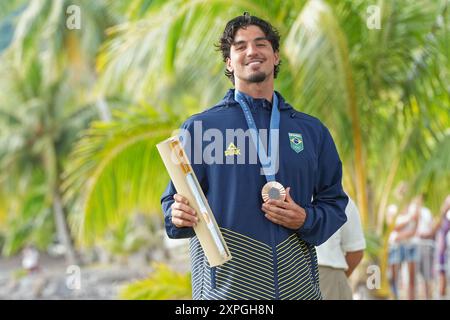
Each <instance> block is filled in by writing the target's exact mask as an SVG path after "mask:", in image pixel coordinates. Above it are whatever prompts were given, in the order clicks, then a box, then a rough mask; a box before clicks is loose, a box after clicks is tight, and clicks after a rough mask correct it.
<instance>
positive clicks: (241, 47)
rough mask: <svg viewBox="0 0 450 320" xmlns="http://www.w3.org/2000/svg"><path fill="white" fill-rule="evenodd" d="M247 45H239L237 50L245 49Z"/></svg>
mask: <svg viewBox="0 0 450 320" xmlns="http://www.w3.org/2000/svg"><path fill="white" fill-rule="evenodd" d="M244 48H245V46H237V47H236V50H238V51H240V50H244Z"/></svg>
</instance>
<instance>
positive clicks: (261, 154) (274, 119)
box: [234, 90, 280, 182]
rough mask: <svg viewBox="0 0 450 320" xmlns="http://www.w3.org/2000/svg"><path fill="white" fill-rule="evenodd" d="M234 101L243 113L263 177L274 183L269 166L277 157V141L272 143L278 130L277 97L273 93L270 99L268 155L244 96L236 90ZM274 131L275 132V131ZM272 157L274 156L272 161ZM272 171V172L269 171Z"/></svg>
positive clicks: (273, 176) (273, 175) (278, 112)
mask: <svg viewBox="0 0 450 320" xmlns="http://www.w3.org/2000/svg"><path fill="white" fill-rule="evenodd" d="M234 100H236V101H237V102H238V103H239V105H240V106H241V109H242V111H243V112H244V116H245V120H246V121H247V125H248V128H249V129H250V137H251V138H252V141H253V145H254V146H255V148H256V150H257V153H258V158H259V162H260V163H261V167H262V169H263V172H264V175H265V176H266V180H267V181H268V182H270V181H275V173H274V170H273V168H272V166H271V163H272V161H273V162H275V161H276V159H277V156H278V139H277V141H274V143H272V136H273V135H274V136H275V137H278V130H279V128H280V110H279V109H278V97H277V95H276V94H275V92H274V93H273V98H272V102H273V103H272V114H271V116H270V131H269V143H268V154H267V153H266V150H265V149H264V145H263V144H262V142H261V139H260V137H259V135H258V129H257V127H256V124H255V120H254V119H253V116H252V113H251V111H250V107H249V105H248V103H247V101H246V100H247V99H246V95H245V94H244V93H242V92H240V91H238V90H234ZM275 130H276V131H275ZM272 155H273V156H274V157H273V159H272ZM270 169H272V170H270Z"/></svg>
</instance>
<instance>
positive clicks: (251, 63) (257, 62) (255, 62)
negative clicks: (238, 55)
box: [248, 61, 261, 65]
mask: <svg viewBox="0 0 450 320" xmlns="http://www.w3.org/2000/svg"><path fill="white" fill-rule="evenodd" d="M248 64H249V65H255V64H261V61H252V62H249V63H248Z"/></svg>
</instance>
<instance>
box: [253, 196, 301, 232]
mask: <svg viewBox="0 0 450 320" xmlns="http://www.w3.org/2000/svg"><path fill="white" fill-rule="evenodd" d="M290 189H291V188H290V187H289V188H286V201H281V200H272V199H271V200H269V201H267V202H266V203H263V205H262V208H261V210H262V211H264V212H265V213H266V214H265V217H266V218H267V219H269V220H270V221H272V222H273V223H276V224H279V225H281V226H283V227H286V228H289V229H293V230H297V229H298V228H300V227H301V226H303V224H304V223H305V219H306V212H305V209H303V208H302V207H300V206H299V205H298V204H296V203H295V202H294V200H293V199H292V198H291V195H290V194H289V191H290Z"/></svg>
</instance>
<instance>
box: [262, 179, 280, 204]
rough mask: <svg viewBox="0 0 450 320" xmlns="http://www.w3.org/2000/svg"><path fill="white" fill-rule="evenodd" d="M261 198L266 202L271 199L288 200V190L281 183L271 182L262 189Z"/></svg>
mask: <svg viewBox="0 0 450 320" xmlns="http://www.w3.org/2000/svg"><path fill="white" fill-rule="evenodd" d="M261 196H262V198H263V201H264V202H267V201H269V200H270V199H273V200H281V201H284V200H285V199H286V190H285V189H284V187H283V185H282V184H281V183H279V182H276V181H270V182H267V183H266V184H265V185H264V187H263V188H262V191H261Z"/></svg>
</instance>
